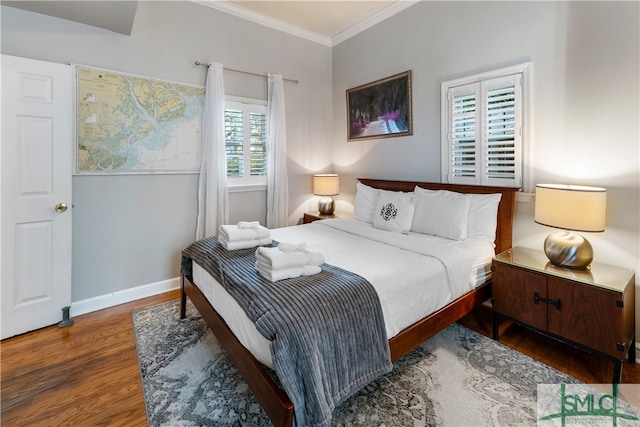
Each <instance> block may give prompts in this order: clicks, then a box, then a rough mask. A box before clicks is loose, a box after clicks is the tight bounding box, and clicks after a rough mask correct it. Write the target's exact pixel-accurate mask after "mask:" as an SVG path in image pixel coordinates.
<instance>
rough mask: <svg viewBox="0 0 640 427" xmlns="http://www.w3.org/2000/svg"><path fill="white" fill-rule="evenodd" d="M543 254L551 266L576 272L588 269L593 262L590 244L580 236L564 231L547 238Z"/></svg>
mask: <svg viewBox="0 0 640 427" xmlns="http://www.w3.org/2000/svg"><path fill="white" fill-rule="evenodd" d="M544 253H545V254H546V255H547V258H549V261H551V263H552V264H554V265H557V266H559V267H565V268H574V269H576V270H584V269H586V268H589V265H591V261H593V247H592V246H591V243H589V241H588V240H587V239H585V238H584V237H582V236H581V235H579V234H576V233H573V232H571V231H566V230H562V231H557V232H555V233H551V234H549V235H548V236H547V238H546V239H545V240H544Z"/></svg>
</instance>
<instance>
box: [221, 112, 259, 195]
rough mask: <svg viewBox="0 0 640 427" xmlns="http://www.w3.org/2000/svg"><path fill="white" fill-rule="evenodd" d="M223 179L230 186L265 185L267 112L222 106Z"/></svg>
mask: <svg viewBox="0 0 640 427" xmlns="http://www.w3.org/2000/svg"><path fill="white" fill-rule="evenodd" d="M225 106H226V108H225V117H224V122H225V135H226V137H225V145H226V155H227V178H228V182H229V184H230V185H232V186H241V185H263V184H266V182H267V126H266V116H267V109H266V106H264V105H259V104H253V103H249V102H244V101H235V100H227V102H226V104H225Z"/></svg>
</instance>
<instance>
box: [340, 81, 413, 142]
mask: <svg viewBox="0 0 640 427" xmlns="http://www.w3.org/2000/svg"><path fill="white" fill-rule="evenodd" d="M411 109H412V107H411V70H408V71H405V72H403V73H399V74H396V75H393V76H390V77H386V78H384V79H380V80H376V81H375V82H372V83H367V84H365V85H362V86H358V87H354V88H352V89H347V125H348V140H349V141H358V140H361V139H374V138H388V137H392V136H405V135H412V134H413V120H412V110H411Z"/></svg>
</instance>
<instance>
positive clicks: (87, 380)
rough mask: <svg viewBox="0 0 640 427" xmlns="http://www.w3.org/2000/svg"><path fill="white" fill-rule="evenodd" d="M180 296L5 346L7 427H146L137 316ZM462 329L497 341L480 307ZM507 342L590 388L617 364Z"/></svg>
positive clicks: (94, 316) (510, 330)
mask: <svg viewBox="0 0 640 427" xmlns="http://www.w3.org/2000/svg"><path fill="white" fill-rule="evenodd" d="M178 297H179V291H172V292H168V293H165V294H161V295H157V296H154V297H149V298H145V299H141V300H138V301H134V302H131V303H127V304H122V305H119V306H116V307H111V308H108V309H105V310H100V311H97V312H94V313H89V314H86V315H83V316H77V317H75V318H74V320H75V323H74V324H73V325H72V326H70V327H68V328H63V329H59V328H58V327H57V326H51V327H48V328H43V329H40V330H37V331H34V332H30V333H27V334H24V335H20V336H17V337H13V338H10V339H7V340H4V341H2V342H1V343H0V351H1V353H2V354H1V356H2V357H1V364H0V368H1V371H2V372H1V378H0V381H1V382H0V387H1V415H0V417H1V418H0V423H1V424H2V425H3V426H31V425H56V426H67V425H68V426H78V425H98V426H101V425H109V426H127V427H129V426H145V425H146V424H147V421H146V412H145V404H144V398H143V393H142V383H141V381H140V371H139V367H138V356H137V353H136V347H135V339H134V334H133V324H132V321H131V311H132V310H135V309H139V308H143V307H147V306H151V305H155V304H159V303H162V302H165V301H169V300H173V299H176V298H178ZM460 323H461V324H463V325H465V326H467V327H469V328H471V329H473V330H475V331H477V332H479V333H481V334H483V335H485V336H487V337H490V336H491V313H490V311H489V310H488V309H486V308H479V309H478V310H476V311H474V312H473V313H472V314H470V315H468V316H466V317H465V318H463V319H462V320H461V321H460ZM500 342H501V343H503V344H505V345H507V346H508V347H511V348H513V349H516V350H518V351H520V352H523V353H525V354H528V355H529V356H531V357H533V358H535V359H537V360H540V361H541V362H543V363H546V364H548V365H550V366H553V367H555V368H556V369H559V370H561V371H563V372H566V373H568V374H570V375H573V376H574V377H576V378H578V379H580V380H582V381H585V382H588V383H605V384H606V383H609V382H610V381H611V369H612V364H611V362H608V361H606V360H603V359H601V358H599V357H596V356H593V355H590V354H588V353H586V352H583V351H580V350H577V349H574V348H572V347H570V346H567V345H565V344H562V343H559V342H557V341H554V340H551V339H548V338H545V337H541V336H540V335H538V334H535V333H533V332H530V331H529V330H527V329H526V328H522V327H519V326H517V325H514V324H510V323H509V322H502V323H501V325H500ZM622 380H623V382H626V383H636V384H637V383H640V364H635V365H634V364H630V363H626V362H625V364H624V365H623V374H622Z"/></svg>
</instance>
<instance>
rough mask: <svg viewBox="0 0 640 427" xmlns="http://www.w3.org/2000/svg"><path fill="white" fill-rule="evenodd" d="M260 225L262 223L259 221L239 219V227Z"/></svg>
mask: <svg viewBox="0 0 640 427" xmlns="http://www.w3.org/2000/svg"><path fill="white" fill-rule="evenodd" d="M257 227H260V223H259V222H258V221H239V222H238V228H240V229H244V228H257Z"/></svg>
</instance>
